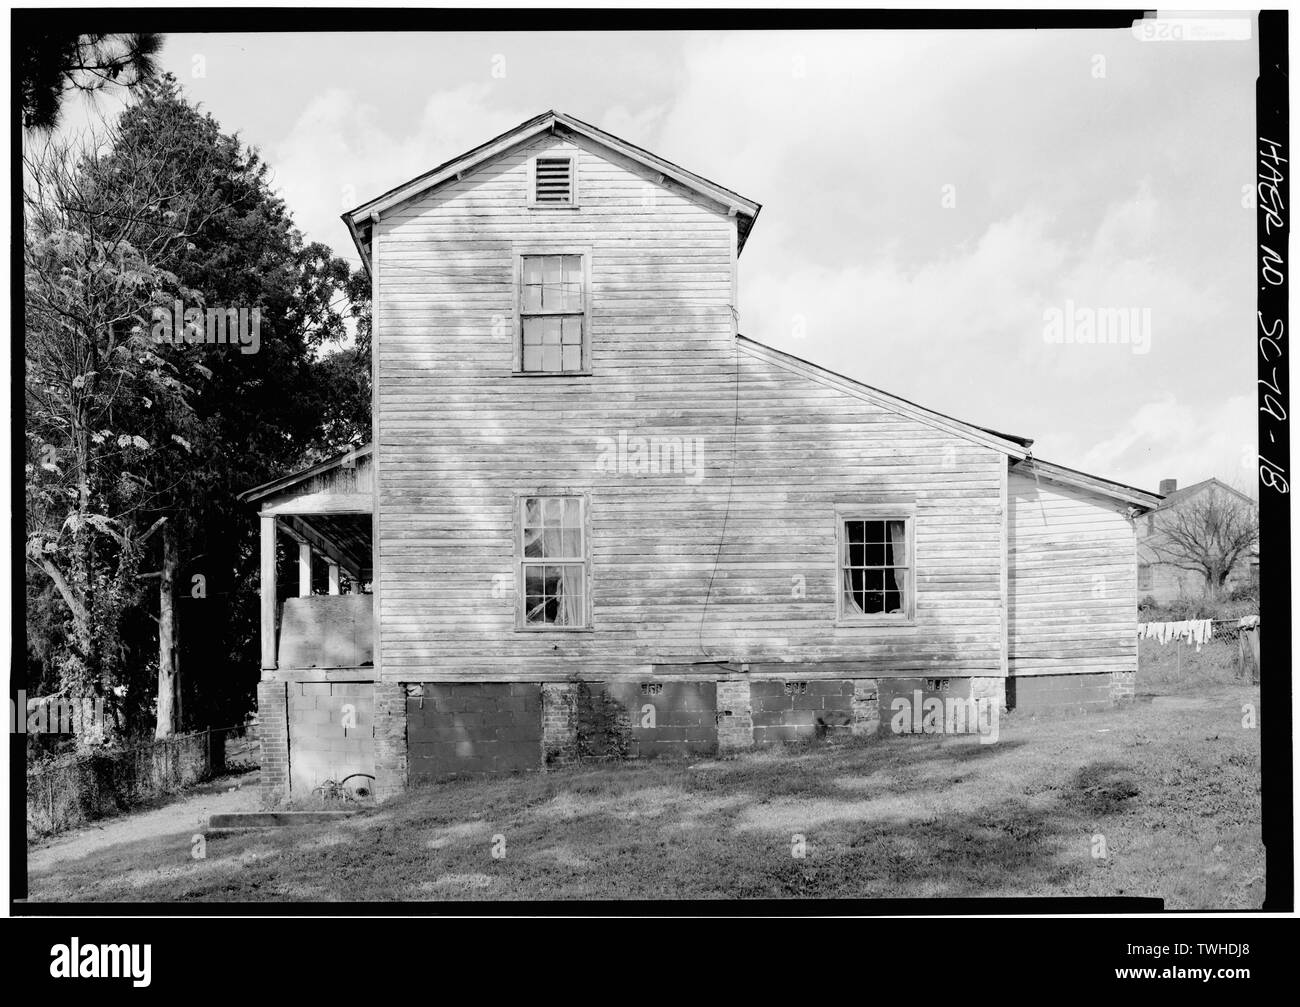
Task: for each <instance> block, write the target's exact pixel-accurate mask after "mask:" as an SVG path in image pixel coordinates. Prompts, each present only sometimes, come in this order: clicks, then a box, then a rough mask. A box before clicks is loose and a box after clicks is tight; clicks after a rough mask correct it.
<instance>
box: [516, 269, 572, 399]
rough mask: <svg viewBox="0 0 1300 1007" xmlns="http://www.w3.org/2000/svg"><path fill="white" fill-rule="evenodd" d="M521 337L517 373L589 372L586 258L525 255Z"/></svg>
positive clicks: (520, 313)
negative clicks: (587, 369) (587, 368)
mask: <svg viewBox="0 0 1300 1007" xmlns="http://www.w3.org/2000/svg"><path fill="white" fill-rule="evenodd" d="M519 333H520V339H519V347H518V358H517V360H516V370H518V371H520V372H522V373H527V374H576V373H582V372H583V371H584V370H585V369H586V365H587V341H588V340H587V273H586V256H584V255H582V254H580V253H565V254H558V255H523V256H520V260H519Z"/></svg>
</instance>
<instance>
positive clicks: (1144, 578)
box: [1138, 563, 1152, 591]
mask: <svg viewBox="0 0 1300 1007" xmlns="http://www.w3.org/2000/svg"><path fill="white" fill-rule="evenodd" d="M1151 581H1152V577H1151V564H1150V563H1139V564H1138V590H1139V591H1150V590H1151Z"/></svg>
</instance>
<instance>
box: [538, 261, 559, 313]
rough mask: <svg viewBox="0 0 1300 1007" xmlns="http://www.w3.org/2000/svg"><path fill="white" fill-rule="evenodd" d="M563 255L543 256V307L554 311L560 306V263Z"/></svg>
mask: <svg viewBox="0 0 1300 1007" xmlns="http://www.w3.org/2000/svg"><path fill="white" fill-rule="evenodd" d="M561 262H563V256H559V255H547V256H544V257H543V258H542V287H543V289H542V307H544V308H546V309H547V310H548V311H554V310H556V309H558V308H559V307H560V302H561V298H560V282H561V281H560V268H561V267H560V263H561Z"/></svg>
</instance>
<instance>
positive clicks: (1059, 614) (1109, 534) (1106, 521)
mask: <svg viewBox="0 0 1300 1007" xmlns="http://www.w3.org/2000/svg"><path fill="white" fill-rule="evenodd" d="M1008 493H1009V496H1010V525H1009V532H1010V536H1009V537H1010V542H1009V545H1010V551H1009V555H1008V568H1009V569H1008V572H1009V575H1010V579H1011V597H1010V608H1009V611H1008V622H1009V636H1010V647H1009V655H1008V656H1009V664H1010V672H1011V674H1013V675H1034V674H1053V675H1060V674H1071V673H1097V672H1110V671H1121V672H1125V671H1127V672H1132V671H1136V670H1137V593H1136V592H1137V571H1136V566H1135V562H1134V555H1135V539H1134V529H1133V525H1132V523H1131V522H1130V520H1129V519H1128V517H1127V516H1126V515H1125V514H1124V506H1125V505H1124V504H1122V503H1118V502H1116V501H1114V500H1111V499H1108V498H1105V497H1102V496H1099V495H1096V494H1093V493H1089V492H1087V491H1086V490H1081V489H1075V488H1072V487H1067V486H1063V485H1059V484H1056V483H1052V482H1049V481H1046V480H1042V479H1040V480H1038V481H1037V482H1036V481H1035V480H1034V478H1033V477H1032V476H1025V475H1022V474H1020V473H1016V472H1013V473H1012V474H1011V475H1010V477H1009V483H1008Z"/></svg>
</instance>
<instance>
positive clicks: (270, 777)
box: [257, 682, 289, 802]
mask: <svg viewBox="0 0 1300 1007" xmlns="http://www.w3.org/2000/svg"><path fill="white" fill-rule="evenodd" d="M257 741H258V747H259V748H260V750H261V774H260V776H261V789H262V798H263V800H265V801H268V802H273V801H277V800H284V799H285V798H287V797H288V796H289V718H288V702H287V697H286V695H285V684H284V683H283V682H258V683H257Z"/></svg>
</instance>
